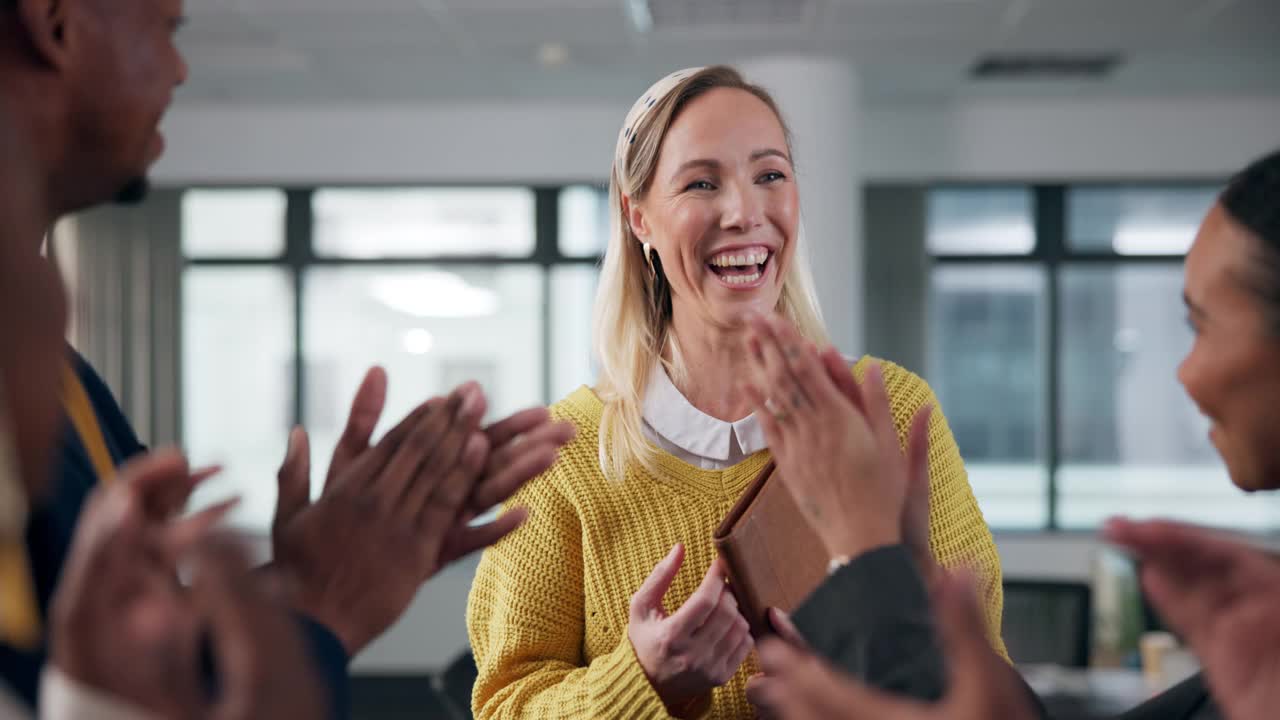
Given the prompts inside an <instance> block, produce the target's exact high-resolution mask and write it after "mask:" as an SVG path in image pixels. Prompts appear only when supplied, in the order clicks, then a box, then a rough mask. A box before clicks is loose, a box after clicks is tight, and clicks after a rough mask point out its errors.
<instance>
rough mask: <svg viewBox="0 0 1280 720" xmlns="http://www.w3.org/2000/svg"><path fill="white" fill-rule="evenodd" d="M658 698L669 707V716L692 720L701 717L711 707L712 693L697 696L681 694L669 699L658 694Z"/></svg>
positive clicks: (660, 693) (680, 719) (681, 719)
mask: <svg viewBox="0 0 1280 720" xmlns="http://www.w3.org/2000/svg"><path fill="white" fill-rule="evenodd" d="M658 697H659V698H661V699H662V704H663V705H665V706H666V707H667V714H668V715H670V716H671V717H674V718H679V720H692V719H693V718H696V717H700V716H701V715H702V714H703V713H705V712H706V711H707V708H709V707H710V706H711V693H710V692H703V693H698V694H696V695H683V694H679V695H676V696H673V697H667V696H665V695H663V694H662V692H661V691H659V692H658Z"/></svg>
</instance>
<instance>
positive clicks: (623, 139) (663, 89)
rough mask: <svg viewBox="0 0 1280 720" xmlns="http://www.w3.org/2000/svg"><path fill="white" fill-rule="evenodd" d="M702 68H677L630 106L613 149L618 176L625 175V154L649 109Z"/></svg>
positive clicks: (634, 139) (627, 153)
mask: <svg viewBox="0 0 1280 720" xmlns="http://www.w3.org/2000/svg"><path fill="white" fill-rule="evenodd" d="M701 70H703V68H700V67H695V68H685V69H684V70H678V71H676V72H673V73H671V74H670V75H668V76H666V77H664V78H662V79H661V80H659V81H658V82H656V83H654V84H653V87H651V88H649V90H648V91H647V92H646V93H645V94H644V95H641V96H640V99H639V100H637V101H636V104H635V105H632V106H631V112H629V113H627V120H626V122H624V123H623V124H622V132H620V133H618V145H617V147H615V148H614V151H613V167H614V169H615V170H616V171H617V173H618V177H620V178H622V177H626V174H627V156H628V155H629V154H630V152H631V146H632V145H634V144H635V142H636V131H637V130H638V129H639V128H640V124H641V123H643V122H644V120H645V118H646V117H648V115H649V111H650V110H651V109H653V106H654V105H657V104H658V102H659V101H660V100H662V99H663V98H665V97H666V96H667V95H668V94H670V93H671V91H672V90H675V89H676V87H677V86H678V85H679V84H680V81H681V80H684V79H685V78H687V77H689V76H691V75H693V74H695V73H697V72H699V71H701Z"/></svg>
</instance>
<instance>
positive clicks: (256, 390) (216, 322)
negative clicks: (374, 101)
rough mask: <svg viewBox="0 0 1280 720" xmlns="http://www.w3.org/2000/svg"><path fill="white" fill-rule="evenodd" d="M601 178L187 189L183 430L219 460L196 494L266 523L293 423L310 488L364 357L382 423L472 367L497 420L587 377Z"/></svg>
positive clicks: (198, 454) (202, 459) (193, 446)
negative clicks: (528, 183) (300, 431)
mask: <svg viewBox="0 0 1280 720" xmlns="http://www.w3.org/2000/svg"><path fill="white" fill-rule="evenodd" d="M539 193H542V194H543V195H542V196H541V197H540V195H539ZM592 193H596V194H595V195H593V194H592ZM598 193H599V191H598V190H594V189H590V188H566V189H564V190H563V191H562V190H559V189H537V190H535V189H532V188H521V187H517V188H511V187H496V188H440V187H430V188H414V187H401V188H314V189H296V190H290V191H288V192H285V191H283V190H278V189H267V190H252V191H243V190H223V189H216V188H215V189H203V188H199V189H193V190H189V191H188V192H186V193H185V195H184V200H183V219H184V226H183V248H184V251H185V253H186V257H187V269H186V271H185V274H184V289H183V300H184V308H183V312H184V325H183V329H184V333H183V373H184V383H183V390H184V414H183V418H184V422H185V427H184V435H185V438H184V439H185V442H186V444H187V446H188V448H189V449H190V452H191V456H192V459H193V462H196V463H198V464H204V463H211V462H222V463H226V465H227V470H226V472H225V473H224V477H223V478H222V479H220V480H218V481H215V482H213V483H211V484H210V485H209V487H207V488H205V489H203V490H202V491H201V492H200V494H199V496H198V497H197V498H196V499H195V501H194V505H195V506H196V507H201V506H205V505H208V504H210V503H212V502H214V501H217V500H220V499H223V498H225V497H227V496H228V495H231V494H240V495H241V496H242V498H243V500H242V503H241V506H240V507H239V508H238V509H237V510H236V512H235V514H234V517H233V520H234V522H236V524H238V525H241V526H244V527H247V528H250V529H255V530H259V531H264V530H266V528H267V527H269V525H270V521H271V514H272V510H273V508H274V506H275V495H276V491H275V488H276V483H275V479H274V478H275V473H276V470H277V468H278V466H279V464H280V462H281V460H282V459H283V456H284V452H285V445H286V441H287V435H288V432H289V429H290V428H291V427H292V426H293V425H295V424H298V423H302V424H304V425H305V426H306V427H307V429H308V431H309V433H310V436H311V449H312V483H313V492H319V490H320V485H321V483H322V482H323V478H324V476H325V474H326V472H327V468H328V464H329V459H330V457H331V455H332V452H333V447H334V446H335V444H336V443H337V439H338V436H339V434H340V433H341V432H342V429H343V427H344V425H345V423H346V419H347V414H348V412H349V410H350V405H351V399H352V396H353V394H354V392H355V389H356V387H357V386H358V384H359V382H360V379H361V378H362V377H363V376H364V373H365V372H366V370H367V369H368V368H369V367H371V366H373V365H381V366H383V367H384V368H385V369H386V370H387V372H388V376H389V380H390V385H389V388H388V394H387V406H386V410H385V411H384V413H383V418H382V421H381V423H380V424H379V426H378V428H377V430H376V433H377V434H378V435H380V434H381V433H383V432H385V431H386V430H387V429H389V428H390V427H391V425H392V423H395V422H398V421H399V420H400V419H402V418H403V417H404V415H405V414H406V413H408V412H409V411H410V410H411V409H412V408H413V407H415V406H416V405H418V404H419V403H421V402H423V401H425V400H427V399H429V398H430V397H432V396H434V395H439V394H444V393H447V392H448V391H449V390H451V389H452V388H454V387H456V386H457V385H459V384H461V383H463V382H466V381H469V380H476V381H478V382H480V383H481V385H483V386H484V388H485V389H486V391H487V392H488V397H489V417H490V419H495V418H497V417H500V416H505V415H507V414H509V413H511V412H514V411H516V410H519V409H523V408H525V407H529V406H533V405H541V404H546V403H550V402H553V401H555V400H556V399H558V398H560V397H562V396H563V395H565V394H567V393H568V392H569V391H571V390H572V389H574V388H576V387H578V386H579V385H583V384H591V383H593V382H594V378H595V373H594V369H593V365H592V361H591V355H590V336H591V306H592V303H593V302H594V297H595V286H596V282H597V280H596V278H597V275H598V272H597V269H596V266H597V265H598V263H599V259H600V258H599V254H600V251H601V249H602V248H603V247H604V245H605V240H606V236H607V232H608V228H607V217H606V215H605V214H604V213H603V210H602V209H601V207H607V202H604V205H603V206H601V205H600V203H601V202H603V201H602V200H601V199H600V198H599V197H598ZM538 208H544V209H546V210H545V211H547V212H550V213H551V217H549V218H548V217H541V218H540V217H538V212H539V210H538ZM602 222H603V223H604V225H603V229H600V228H601V223H602ZM566 237H573V238H575V239H573V240H571V241H568V242H566V241H565V240H564V238H566ZM246 339H251V342H248V341H246Z"/></svg>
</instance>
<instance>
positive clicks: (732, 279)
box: [720, 270, 760, 285]
mask: <svg viewBox="0 0 1280 720" xmlns="http://www.w3.org/2000/svg"><path fill="white" fill-rule="evenodd" d="M720 277H721V278H722V279H723V280H724V281H725V282H727V283H729V284H730V285H750V284H751V283H753V282H755V281H757V280H759V279H760V271H759V270H756V271H755V272H753V273H751V274H750V275H721V276H720Z"/></svg>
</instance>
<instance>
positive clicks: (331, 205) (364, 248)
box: [312, 188, 534, 259]
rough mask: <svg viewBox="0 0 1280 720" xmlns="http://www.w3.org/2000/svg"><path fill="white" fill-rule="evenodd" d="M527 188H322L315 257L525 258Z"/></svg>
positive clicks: (317, 199)
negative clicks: (489, 256) (452, 256)
mask: <svg viewBox="0 0 1280 720" xmlns="http://www.w3.org/2000/svg"><path fill="white" fill-rule="evenodd" d="M533 202H534V200H533V191H532V190H530V189H528V188H428V189H415V188H409V189H394V188H393V189H388V188H369V189H325V190H318V191H316V193H315V196H314V200H313V202H312V211H313V213H314V215H313V217H314V223H315V229H314V232H315V239H314V241H315V252H316V254H317V255H320V256H326V257H340V258H369V259H373V258H413V257H433V256H449V255H455V256H456V255H465V256H471V257H479V256H488V255H492V256H496V257H504V258H509V257H523V256H527V255H530V254H532V253H533V246H534V226H533Z"/></svg>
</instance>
